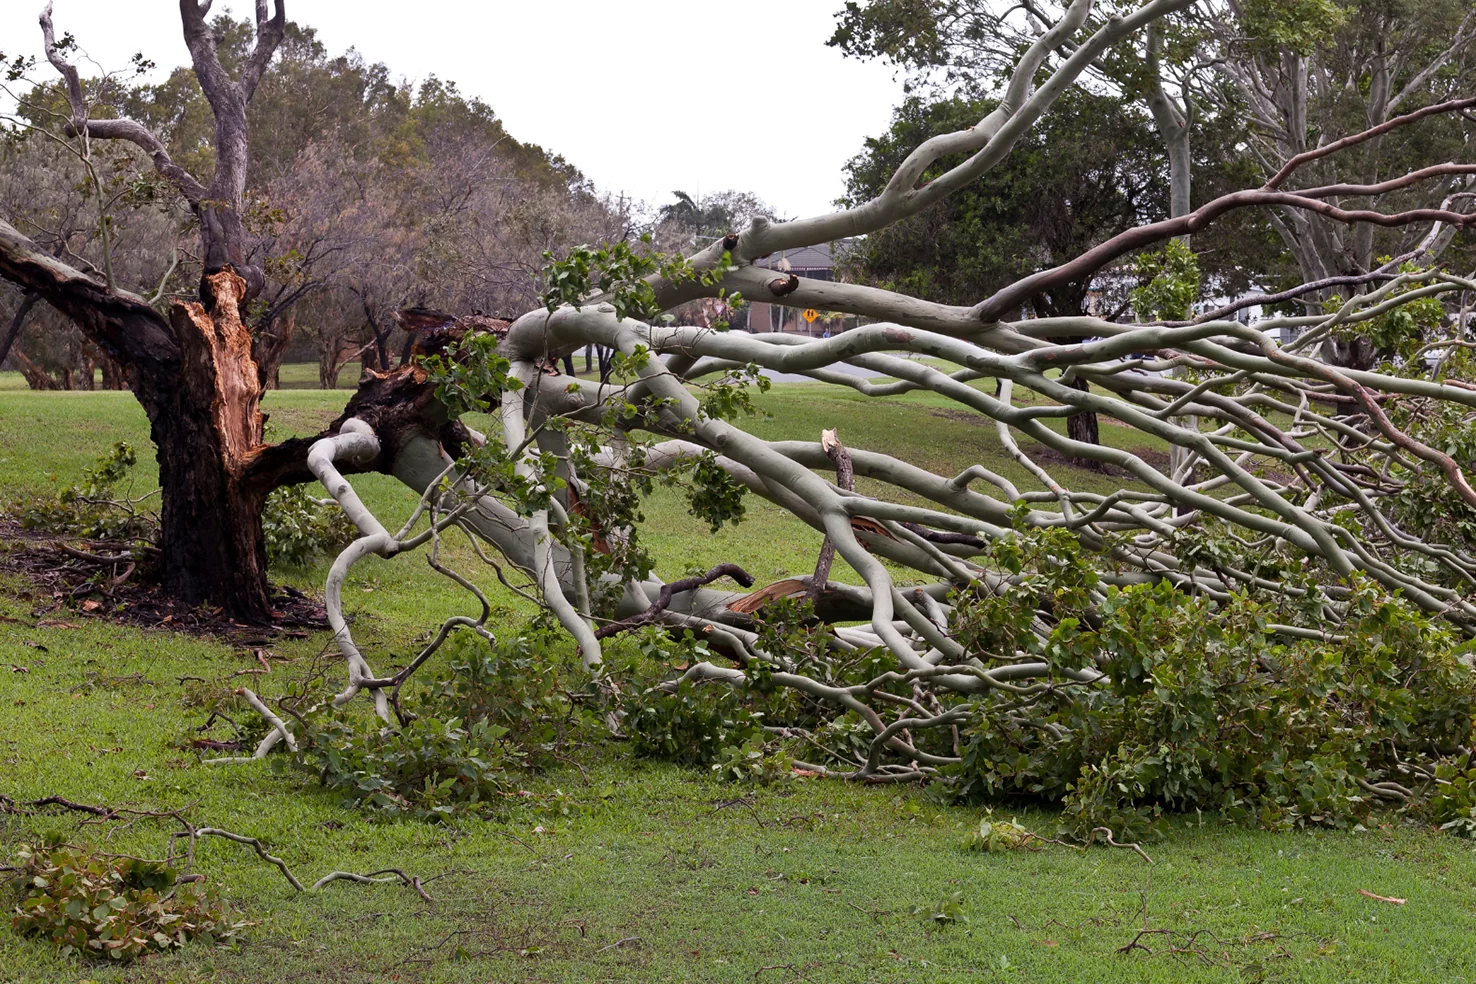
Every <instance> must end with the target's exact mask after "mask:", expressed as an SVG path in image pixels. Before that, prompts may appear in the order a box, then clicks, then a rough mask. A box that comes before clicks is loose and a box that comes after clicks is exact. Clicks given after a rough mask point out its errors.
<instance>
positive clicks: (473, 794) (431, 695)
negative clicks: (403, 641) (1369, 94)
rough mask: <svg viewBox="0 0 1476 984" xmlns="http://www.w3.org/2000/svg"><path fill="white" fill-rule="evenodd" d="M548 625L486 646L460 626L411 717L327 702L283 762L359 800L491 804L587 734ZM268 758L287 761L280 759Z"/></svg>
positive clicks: (436, 807)
mask: <svg viewBox="0 0 1476 984" xmlns="http://www.w3.org/2000/svg"><path fill="white" fill-rule="evenodd" d="M551 641H552V640H551V638H550V636H549V635H548V633H547V632H530V633H524V634H521V635H516V636H512V637H510V638H509V639H507V640H506V641H503V642H499V643H496V644H492V645H488V644H487V643H485V642H484V641H483V640H482V639H481V638H480V637H477V636H474V635H472V634H471V633H469V632H460V633H458V634H457V635H455V636H453V637H452V638H451V639H450V640H448V641H447V643H446V647H445V648H446V651H447V652H449V654H450V656H451V658H450V661H449V666H448V669H447V671H446V672H444V673H443V674H442V675H440V676H438V677H435V678H434V679H433V680H432V681H431V682H430V683H429V685H428V686H427V687H426V688H425V689H423V690H422V691H421V692H420V693H418V694H417V695H416V696H415V697H414V698H413V699H412V700H410V701H409V702H408V710H409V714H408V715H407V717H408V718H409V721H408V723H406V724H405V725H403V726H402V727H398V728H387V727H383V726H382V722H380V721H378V720H377V719H376V720H374V721H373V722H372V723H369V724H367V725H366V724H365V723H364V722H363V721H362V719H360V718H357V717H355V716H354V715H353V714H351V713H349V712H346V711H342V710H335V709H334V708H332V706H331V704H329V703H327V702H324V703H323V704H322V705H320V707H319V709H318V710H317V711H314V712H311V713H306V714H302V715H300V716H299V720H300V723H301V724H302V726H303V727H302V728H301V729H299V730H300V733H299V739H298V745H299V750H298V752H297V753H296V754H295V755H294V756H293V757H292V759H291V762H290V764H291V765H292V766H294V767H296V768H298V769H302V770H305V771H308V772H311V773H313V774H315V775H316V776H317V777H318V779H319V781H320V782H321V783H322V784H323V786H324V787H326V788H328V789H330V790H332V791H334V792H336V793H338V794H339V795H341V796H342V797H343V798H344V799H345V800H347V801H348V802H350V803H353V804H355V805H357V806H362V807H368V808H372V809H376V810H380V811H383V812H384V813H386V814H388V815H391V816H397V815H405V816H411V817H415V818H417V819H422V820H444V819H446V818H448V817H450V816H452V815H454V814H456V813H458V812H464V811H473V812H485V811H488V810H493V809H495V808H496V807H497V806H498V804H499V803H500V801H501V799H502V798H503V797H505V796H510V795H512V794H513V793H515V792H516V790H517V778H516V777H517V776H518V775H520V774H524V773H527V772H529V771H532V770H537V769H543V768H547V767H549V766H551V765H553V764H554V763H555V762H557V761H559V760H561V759H562V758H564V757H565V756H566V754H567V752H568V751H569V750H570V749H572V748H573V747H575V746H577V745H578V744H579V743H581V742H582V741H585V740H586V738H587V735H588V733H589V732H590V730H591V729H594V728H597V727H598V726H599V722H598V720H597V719H595V718H594V717H592V716H591V714H590V712H589V711H587V710H586V709H585V702H584V701H583V699H582V698H581V697H580V695H578V694H576V693H573V692H571V691H569V690H568V689H566V687H565V684H564V682H563V674H562V673H561V672H560V670H559V668H558V666H559V664H558V661H557V660H556V659H554V658H553V657H552V655H551V653H550V650H549V647H550V643H551ZM274 763H275V764H276V765H277V766H278V767H279V768H286V767H288V760H287V759H286V758H278V759H275V760H274Z"/></svg>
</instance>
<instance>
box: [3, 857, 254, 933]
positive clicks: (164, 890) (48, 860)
mask: <svg viewBox="0 0 1476 984" xmlns="http://www.w3.org/2000/svg"><path fill="white" fill-rule="evenodd" d="M14 860H15V868H16V871H15V874H14V876H13V877H12V878H11V880H10V886H11V888H12V889H13V890H14V891H15V893H16V895H17V896H18V897H19V900H18V903H17V904H16V906H15V915H14V916H13V917H12V919H11V924H12V925H13V926H14V927H15V930H16V932H18V933H20V934H21V935H23V936H44V937H46V938H48V939H50V940H51V941H52V942H53V943H55V944H57V945H58V946H59V947H60V948H61V954H62V956H70V955H71V954H74V953H75V954H78V955H80V956H83V957H88V958H98V959H108V960H113V961H118V962H124V961H128V960H132V959H134V958H136V957H140V956H143V955H144V954H145V953H149V952H153V951H167V950H174V949H178V948H180V947H183V946H184V945H185V944H187V943H190V942H191V941H194V940H199V941H201V942H204V943H206V944H207V945H209V944H211V943H214V942H216V941H218V940H228V939H230V938H232V937H233V936H235V935H236V934H238V933H239V932H240V931H241V930H242V929H244V928H245V927H246V926H247V925H248V924H247V923H246V922H244V921H241V920H238V919H236V918H235V916H234V914H233V913H231V911H230V910H229V909H228V908H227V907H226V905H225V904H224V903H222V902H221V900H220V898H219V897H218V895H217V893H216V891H215V889H214V888H213V887H210V886H208V885H207V884H206V883H205V882H203V881H191V882H180V881H179V873H178V872H177V871H175V869H174V868H173V867H171V866H170V865H169V864H167V863H166V862H163V861H149V860H143V859H139V858H125V857H109V856H106V855H102V854H93V853H90V852H88V851H85V850H83V849H81V848H78V847H73V846H71V845H68V844H62V845H54V846H47V847H37V846H30V845H24V844H23V845H21V846H20V848H19V849H18V850H17V851H16V854H15V859H14Z"/></svg>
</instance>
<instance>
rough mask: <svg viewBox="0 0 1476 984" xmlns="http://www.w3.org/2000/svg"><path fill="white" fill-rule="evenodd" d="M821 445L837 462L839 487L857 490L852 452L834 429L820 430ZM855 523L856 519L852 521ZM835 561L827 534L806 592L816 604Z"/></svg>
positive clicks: (836, 470) (836, 480)
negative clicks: (836, 434)
mask: <svg viewBox="0 0 1476 984" xmlns="http://www.w3.org/2000/svg"><path fill="white" fill-rule="evenodd" d="M820 447H821V449H822V450H824V452H825V456H826V457H827V458H829V459H830V460H831V461H832V462H834V463H835V484H836V487H837V488H841V489H844V490H845V491H847V492H854V491H856V471H855V468H854V467H853V466H852V464H851V453H850V452H849V451H847V450H846V446H845V445H844V444H842V443H841V442H840V438H838V437H836V436H835V431H833V430H822V431H821V432H820ZM852 522H853V523H854V520H853V521H852ZM834 561H835V543H834V542H833V541H832V540H831V539H830V535H829V534H826V536H825V542H824V543H822V544H820V556H819V557H818V558H817V559H816V560H815V574H814V576H813V577H811V578H810V589H809V590H808V591H806V592H805V600H806V601H808V602H809V603H810V604H812V605H813V604H814V603H815V602H816V601H818V600H819V598H820V595H821V593H822V592H823V591H824V590H825V582H826V580H827V579H828V578H829V577H830V565H831V564H832V563H833V562H834Z"/></svg>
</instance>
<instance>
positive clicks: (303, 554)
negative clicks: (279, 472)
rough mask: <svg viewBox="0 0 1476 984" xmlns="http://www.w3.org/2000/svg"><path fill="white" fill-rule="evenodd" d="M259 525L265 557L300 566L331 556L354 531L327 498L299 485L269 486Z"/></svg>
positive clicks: (274, 562) (351, 539)
mask: <svg viewBox="0 0 1476 984" xmlns="http://www.w3.org/2000/svg"><path fill="white" fill-rule="evenodd" d="M261 525H262V530H263V532H264V533H265V534H266V547H267V559H268V561H270V562H271V563H272V564H273V565H276V564H290V565H293V566H298V567H300V566H302V565H304V564H309V563H312V562H313V561H315V560H317V559H318V558H320V557H331V556H333V555H334V554H336V553H337V552H338V551H339V550H342V549H343V548H344V547H346V546H347V545H348V544H349V543H351V542H352V541H353V539H354V537H355V536H357V535H358V530H357V529H356V528H355V527H354V524H353V523H351V522H349V519H348V517H347V516H345V515H344V513H343V510H342V509H339V508H338V506H337V505H336V504H334V503H331V502H329V503H326V504H324V503H321V502H318V501H317V500H316V499H314V498H313V497H312V496H311V495H309V494H308V490H307V487H306V486H302V485H284V486H282V487H281V488H279V489H275V490H273V492H272V493H271V495H269V496H267V500H266V506H265V507H264V508H263V509H262V512H261Z"/></svg>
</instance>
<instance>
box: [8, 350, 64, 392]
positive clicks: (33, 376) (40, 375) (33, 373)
mask: <svg viewBox="0 0 1476 984" xmlns="http://www.w3.org/2000/svg"><path fill="white" fill-rule="evenodd" d="M10 361H11V363H12V364H14V365H15V367H16V368H17V369H19V370H20V373H21V375H22V376H24V377H25V380H26V386H28V387H30V388H31V389H33V390H59V389H61V388H62V385H61V383H59V382H57V380H56V378H55V377H53V376H52V375H51V373H49V372H47V371H46V370H45V369H43V368H42V367H41V366H40V365H39V364H37V363H36V362H35V361H34V360H32V359H31V358H30V357H29V356H28V355H26V353H25V352H23V351H22V350H21V347H20V346H19V345H16V346H13V347H12V348H11V350H10Z"/></svg>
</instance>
